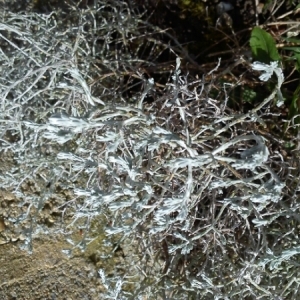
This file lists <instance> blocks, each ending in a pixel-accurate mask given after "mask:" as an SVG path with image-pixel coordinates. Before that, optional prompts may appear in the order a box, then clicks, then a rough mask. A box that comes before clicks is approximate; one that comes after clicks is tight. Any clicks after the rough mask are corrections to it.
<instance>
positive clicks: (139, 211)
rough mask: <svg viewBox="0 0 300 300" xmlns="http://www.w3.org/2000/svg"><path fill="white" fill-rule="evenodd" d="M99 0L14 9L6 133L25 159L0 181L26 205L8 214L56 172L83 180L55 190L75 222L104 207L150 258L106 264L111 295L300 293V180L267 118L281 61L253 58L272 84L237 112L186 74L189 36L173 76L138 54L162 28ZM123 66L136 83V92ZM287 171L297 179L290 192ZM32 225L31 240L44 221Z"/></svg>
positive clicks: (36, 197) (110, 230) (7, 35)
mask: <svg viewBox="0 0 300 300" xmlns="http://www.w3.org/2000/svg"><path fill="white" fill-rule="evenodd" d="M97 4H98V5H96V6H95V7H94V8H91V9H88V10H77V11H72V10H71V11H70V14H69V15H68V17H67V16H66V15H64V14H63V13H62V12H61V13H59V12H56V13H52V14H49V15H38V14H29V13H26V14H13V13H9V12H5V13H4V12H3V16H2V20H3V21H2V23H0V39H1V43H2V45H1V52H0V60H1V61H0V69H1V74H2V75H1V79H0V88H1V90H0V92H1V123H0V126H1V129H0V130H1V140H0V142H1V144H0V146H1V153H2V155H8V154H10V155H12V156H13V161H14V166H13V167H11V168H10V169H9V170H6V171H5V172H2V173H1V174H0V176H1V188H3V189H7V190H11V191H13V192H14V193H15V195H16V196H17V197H18V198H19V199H21V202H20V205H21V206H25V207H26V208H27V209H26V211H25V213H23V214H22V215H21V216H16V217H14V218H13V217H10V220H11V221H12V222H14V223H15V224H16V225H18V224H20V223H22V222H23V221H24V220H25V219H27V218H28V217H29V216H30V217H31V219H33V220H35V221H36V220H37V219H38V216H39V213H40V212H41V211H42V210H43V207H44V205H45V203H47V201H50V200H51V201H52V200H53V198H52V197H53V195H54V194H55V189H56V187H57V185H60V186H62V187H64V188H65V189H69V190H72V192H73V198H72V199H71V200H70V201H69V202H67V203H66V202H65V201H64V200H63V199H58V200H56V201H57V202H56V205H58V206H63V207H64V208H65V209H66V208H68V209H69V211H70V214H73V223H76V222H77V221H78V220H82V219H86V220H88V222H87V224H91V223H92V222H93V220H97V218H99V217H103V216H104V217H106V218H107V220H109V226H107V228H106V233H107V235H108V236H110V235H116V236H118V237H119V238H120V244H122V243H123V244H124V243H132V245H133V246H134V247H135V248H136V253H134V254H133V255H136V256H138V258H139V259H138V260H137V261H136V260H134V264H132V265H131V266H129V267H128V274H119V275H118V276H117V277H116V278H108V277H106V276H105V271H104V270H99V276H100V277H101V279H102V281H103V284H104V287H106V288H107V294H105V295H104V294H103V295H101V299H104V298H106V299H160V298H161V299H248V298H249V299H260V298H264V297H267V298H268V299H271V298H272V297H273V298H276V297H277V299H285V298H287V297H288V298H289V299H296V298H295V297H296V294H297V293H298V290H297V289H298V284H299V280H298V278H299V276H298V272H299V271H298V264H297V262H296V260H295V259H294V258H295V257H297V254H298V253H299V249H298V248H299V246H298V242H297V239H296V238H295V237H296V233H295V232H294V228H292V227H291V226H292V224H291V223H289V222H287V223H286V224H285V225H282V226H284V232H280V231H278V230H279V228H278V226H277V225H276V222H280V221H279V220H282V219H284V220H286V219H289V220H298V219H297V209H298V204H297V201H296V200H295V199H296V191H297V189H298V184H297V182H295V181H294V180H293V177H291V176H290V175H291V173H292V170H293V169H292V168H291V167H289V166H287V165H286V162H285V161H284V159H283V157H282V156H281V155H280V154H279V153H278V152H274V151H272V153H271V154H270V152H271V151H270V149H269V143H270V140H268V138H267V135H265V136H263V135H262V133H260V132H259V131H257V124H264V113H265V112H267V111H268V110H267V108H268V109H270V110H271V109H272V107H273V100H274V99H275V98H278V99H279V101H281V98H282V96H281V92H280V87H281V84H282V82H283V75H282V70H281V69H280V67H278V64H277V62H272V64H271V65H270V66H269V65H264V64H261V63H259V62H255V63H254V64H253V69H254V70H259V71H263V72H264V73H263V74H262V75H261V77H260V79H261V80H263V81H267V80H269V79H270V77H271V75H272V74H273V72H275V74H276V76H277V78H278V84H277V86H276V87H275V88H274V90H273V91H272V93H271V94H270V96H269V97H267V98H265V99H261V103H260V104H258V105H257V106H256V107H255V108H253V109H252V110H250V111H248V112H247V113H238V112H232V113H228V112H229V111H230V110H229V109H228V108H227V107H226V103H227V99H223V100H222V99H221V100H216V99H214V98H212V97H211V94H210V88H211V87H210V85H209V83H206V82H204V81H203V80H202V79H197V78H192V77H191V76H189V75H188V74H184V73H182V71H181V59H180V57H179V53H180V54H181V55H183V54H184V53H183V52H182V51H181V50H180V49H178V48H174V49H173V50H172V53H177V54H176V56H175V59H174V61H175V60H176V61H175V67H174V68H173V69H170V70H169V72H170V77H169V80H168V82H167V83H166V84H165V85H163V86H162V85H156V82H155V81H154V79H152V78H150V79H146V77H145V76H144V74H142V71H141V70H142V68H141V67H144V66H149V65H151V64H152V62H151V59H152V60H153V59H154V57H152V56H149V60H148V61H147V60H145V59H144V60H142V59H140V57H139V53H140V52H141V48H139V47H142V46H137V45H139V44H140V43H141V42H142V41H143V38H144V36H150V37H152V36H153V39H148V43H149V44H148V47H150V48H151V47H153V48H151V49H154V47H158V46H156V45H155V43H154V42H153V43H154V44H153V45H152V44H151V43H152V41H154V40H155V38H154V37H155V36H156V34H163V33H162V32H160V31H159V29H157V28H152V27H151V26H150V25H149V24H147V23H146V22H143V21H142V14H140V13H138V11H135V10H133V9H132V8H130V7H129V6H127V5H126V3H125V2H121V1H103V2H102V1H98V2H97ZM60 18H61V19H60ZM63 18H65V19H63ZM62 20H63V21H62ZM75 24H76V25H75ZM54 33H55V34H54ZM135 43H136V44H137V45H135V46H134V48H130V47H132V44H135ZM130 45H131V46H130ZM132 49H134V50H135V51H133V50H132ZM165 49H167V50H168V45H166V48H165ZM165 49H164V50H165ZM168 51H169V50H168ZM217 69H218V67H216V68H215V69H214V70H213V71H212V72H211V75H213V74H214V72H216V71H217ZM124 74H125V75H124ZM126 76H127V77H128V76H129V78H130V80H131V81H130V85H131V84H132V85H134V79H135V80H137V81H138V85H139V89H138V90H137V91H135V94H134V95H132V96H130V97H129V96H128V94H127V91H128V89H129V86H127V85H126V84H125V83H124V82H126V79H125V77H126ZM127 77H126V78H127ZM280 96H281V97H280ZM129 98H130V99H129ZM225 98H226V97H225ZM149 99H151V101H148V100H149ZM129 100H130V101H129ZM287 181H288V182H289V184H290V188H294V190H295V192H292V193H291V194H289V196H290V197H291V199H292V201H291V203H289V204H284V196H285V195H286V194H287V192H286V191H285V189H286V182H287ZM26 182H31V183H32V184H34V186H35V190H36V193H32V192H28V191H27V190H26V188H22V186H23V184H25V183H26ZM48 183H50V187H46V186H47V184H48ZM68 209H67V210H66V213H67V212H68ZM33 223H34V222H33ZM31 230H32V233H31V235H28V236H27V238H26V240H25V246H26V247H27V249H29V250H31V238H32V235H33V236H34V234H37V233H38V232H39V230H40V228H39V227H38V226H37V225H36V224H34V226H33V227H32V224H31ZM45 230H46V229H45ZM295 230H296V229H295ZM27 232H28V231H27ZM281 235H282V236H281ZM283 241H284V243H283ZM126 284H131V285H133V286H134V289H127V288H126ZM99 297H100V296H99ZM293 297H294V298H293Z"/></svg>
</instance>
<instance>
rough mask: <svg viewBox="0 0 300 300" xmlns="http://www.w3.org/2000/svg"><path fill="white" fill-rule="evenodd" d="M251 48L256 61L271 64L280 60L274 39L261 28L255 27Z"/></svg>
mask: <svg viewBox="0 0 300 300" xmlns="http://www.w3.org/2000/svg"><path fill="white" fill-rule="evenodd" d="M250 47H251V50H252V56H253V58H254V60H256V61H260V62H263V63H266V64H269V63H270V62H271V61H279V60H280V56H279V54H278V51H277V48H276V44H275V41H274V39H273V38H272V36H271V35H270V34H269V33H267V32H266V31H265V30H263V29H261V28H259V27H254V28H253V30H252V32H251V38H250Z"/></svg>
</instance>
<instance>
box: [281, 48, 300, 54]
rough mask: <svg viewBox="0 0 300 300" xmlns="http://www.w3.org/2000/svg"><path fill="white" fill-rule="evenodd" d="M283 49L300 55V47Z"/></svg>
mask: <svg viewBox="0 0 300 300" xmlns="http://www.w3.org/2000/svg"><path fill="white" fill-rule="evenodd" d="M282 49H284V50H290V51H294V52H295V53H300V47H283V48H282Z"/></svg>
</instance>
